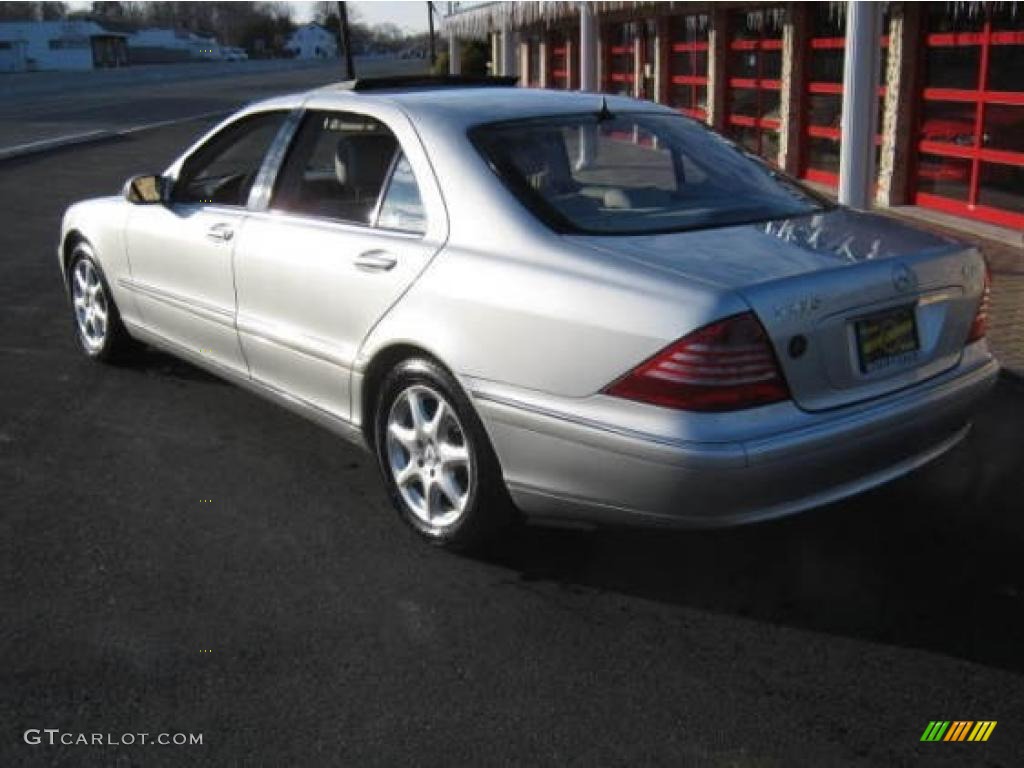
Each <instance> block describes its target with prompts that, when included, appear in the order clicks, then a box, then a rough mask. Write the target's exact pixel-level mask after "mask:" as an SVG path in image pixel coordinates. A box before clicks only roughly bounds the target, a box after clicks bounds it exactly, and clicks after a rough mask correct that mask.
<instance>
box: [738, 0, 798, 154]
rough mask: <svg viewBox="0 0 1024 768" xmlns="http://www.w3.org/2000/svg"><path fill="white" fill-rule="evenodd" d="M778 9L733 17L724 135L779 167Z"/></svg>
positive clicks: (780, 18)
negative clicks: (777, 164) (726, 134)
mask: <svg viewBox="0 0 1024 768" xmlns="http://www.w3.org/2000/svg"><path fill="white" fill-rule="evenodd" d="M784 19H785V10H784V9H783V8H781V7H770V8H759V9H756V10H736V11H731V12H730V13H729V17H728V24H729V30H728V34H729V51H728V58H727V60H726V61H727V75H728V90H727V96H726V107H727V114H726V120H725V122H726V133H728V135H729V136H731V137H732V138H733V139H735V140H736V141H737V142H739V143H740V144H742V145H743V146H744V147H745V148H747V149H748V150H749V151H751V152H754V153H756V154H759V155H761V157H764V158H765V159H767V160H770V161H771V162H773V163H778V161H779V125H780V122H781V115H780V93H781V88H782V26H783V22H784Z"/></svg>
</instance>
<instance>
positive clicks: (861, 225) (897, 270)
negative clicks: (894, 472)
mask: <svg viewBox="0 0 1024 768" xmlns="http://www.w3.org/2000/svg"><path fill="white" fill-rule="evenodd" d="M573 239H574V240H578V241H584V242H585V243H586V244H588V245H590V246H591V247H595V248H600V249H601V250H604V251H611V252H614V253H617V254H619V255H621V256H624V257H626V258H631V259H635V260H637V261H640V262H642V263H644V264H646V265H648V266H650V267H654V268H657V269H663V270H666V271H668V272H672V273H674V274H677V275H680V276H682V277H685V278H687V279H689V280H694V281H698V282H703V283H706V284H708V285H710V286H714V287H716V288H719V289H726V290H731V291H735V292H736V293H737V294H739V295H740V296H741V297H742V298H743V299H744V300H745V301H746V302H747V303H748V304H749V305H750V307H751V308H752V309H753V310H754V312H755V313H756V314H757V316H758V318H759V319H760V321H761V323H762V325H764V327H765V330H766V331H767V333H768V335H769V337H770V339H771V342H772V344H773V346H774V348H775V352H776V356H777V358H778V360H779V363H780V365H781V367H782V369H783V372H784V374H785V376H786V380H787V382H788V384H789V387H790V391H791V392H792V395H793V398H794V400H795V401H796V403H797V404H798V405H799V406H800V407H802V408H804V409H806V410H811V411H817V410H825V409H829V408H835V407H839V406H842V405H847V404H850V403H854V402H857V401H861V400H865V399H868V398H871V397H877V396H880V395H883V394H886V393H888V392H891V391H894V390H897V389H900V388H903V387H907V386H910V385H913V384H915V383H917V382H919V381H922V380H924V379H927V378H930V377H932V376H935V375H937V374H939V373H941V372H943V371H945V370H947V369H949V368H951V367H952V366H954V365H956V363H957V362H958V361H959V359H960V354H961V351H962V349H963V345H964V340H965V339H966V337H967V334H968V331H969V328H970V325H971V321H972V319H973V317H974V313H975V310H976V309H977V305H978V301H979V298H980V294H981V290H982V287H983V281H984V262H983V260H982V257H981V255H980V254H979V253H978V252H977V251H976V250H974V249H971V248H966V247H964V246H963V245H961V244H959V243H956V242H955V241H952V240H949V239H947V238H943V237H940V236H938V235H933V234H930V233H928V232H922V231H919V230H916V229H912V228H910V227H907V226H905V225H902V224H900V223H899V222H896V221H893V220H890V219H887V218H884V217H881V216H877V215H870V214H861V213H856V212H853V211H849V210H846V209H841V208H837V209H833V210H830V211H827V212H823V213H819V214H814V215H809V216H802V217H797V218H792V219H785V220H776V221H769V222H760V223H757V224H746V225H739V226H730V227H724V228H719V229H713V230H702V231H694V232H682V233H675V234H667V235H666V234H662V235H645V236H640V237H628V238H625V237H617V238H609V237H574V238H573Z"/></svg>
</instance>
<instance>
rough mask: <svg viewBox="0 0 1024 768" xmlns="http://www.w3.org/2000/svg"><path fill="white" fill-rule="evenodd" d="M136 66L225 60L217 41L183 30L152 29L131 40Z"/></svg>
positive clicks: (130, 53)
mask: <svg viewBox="0 0 1024 768" xmlns="http://www.w3.org/2000/svg"><path fill="white" fill-rule="evenodd" d="M128 53H129V55H130V57H131V61H132V63H133V64H166V63H171V62H180V61H197V60H198V61H220V60H221V59H223V58H224V53H223V51H222V50H221V45H220V43H219V42H218V41H217V39H216V38H212V37H202V36H200V35H197V34H195V33H193V32H188V31H187V30H184V29H166V28H163V27H150V28H147V29H140V30H139V31H138V32H136V33H135V34H133V35H131V36H130V37H129V38H128Z"/></svg>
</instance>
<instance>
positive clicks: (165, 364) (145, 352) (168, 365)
mask: <svg viewBox="0 0 1024 768" xmlns="http://www.w3.org/2000/svg"><path fill="white" fill-rule="evenodd" d="M126 367H127V368H130V369H133V370H136V371H139V372H140V373H146V374H149V375H152V376H160V377H164V378H167V379H176V380H178V381H185V382H201V383H203V384H216V385H218V386H227V385H228V382H227V381H225V380H224V379H222V378H220V377H219V376H214V375H213V374H211V373H207V372H206V371H204V370H203V369H202V368H200V367H199V366H197V365H193V364H192V363H189V362H187V361H185V360H182V359H181V358H178V357H174V356H173V355H169V354H167V353H165V352H161V351H160V350H157V349H154V348H153V347H148V346H147V347H143V348H141V349H139V350H138V351H136V352H133V354H132V357H131V360H130V361H129V362H128V363H127V364H126Z"/></svg>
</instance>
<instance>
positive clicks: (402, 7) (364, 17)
mask: <svg viewBox="0 0 1024 768" xmlns="http://www.w3.org/2000/svg"><path fill="white" fill-rule="evenodd" d="M295 5H296V6H298V7H296V9H295V20H296V21H304V20H306V19H308V18H309V17H310V16H311V15H312V14H313V10H314V3H311V2H297V3H295ZM348 5H349V8H350V9H354V10H355V11H356V13H357V15H358V16H359V20H360V21H362V22H363V23H365V24H369V25H371V26H372V25H374V24H383V23H385V22H390V23H392V24H397V25H398V26H399V27H401V28H402V29H404V30H407V31H409V32H426V31H427V4H426V2H425V0H423V1H422V2H421V0H359V2H350V3H349V4H348ZM437 5H438V10H440V11H441V12H442V13H443V12H444V10H445V9H446V8H447V4H446V3H443V2H441V3H438V4H437ZM350 12H351V11H350Z"/></svg>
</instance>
